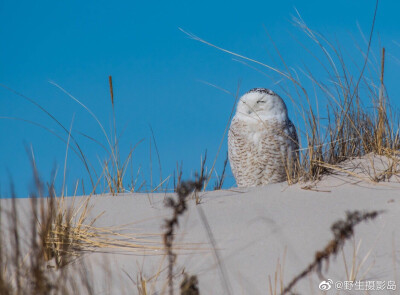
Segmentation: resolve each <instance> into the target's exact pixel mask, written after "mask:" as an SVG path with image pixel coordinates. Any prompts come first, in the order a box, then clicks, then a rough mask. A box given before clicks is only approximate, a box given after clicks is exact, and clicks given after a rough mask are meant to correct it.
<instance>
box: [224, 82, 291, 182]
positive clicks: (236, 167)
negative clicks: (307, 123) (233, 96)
mask: <svg viewBox="0 0 400 295" xmlns="http://www.w3.org/2000/svg"><path fill="white" fill-rule="evenodd" d="M298 149H299V144H298V137H297V132H296V128H295V127H294V125H293V123H292V122H291V121H290V120H289V117H288V114H287V108H286V105H285V102H284V101H283V100H282V98H280V97H279V96H278V95H277V94H275V93H274V92H273V91H271V90H268V89H264V88H255V89H252V90H250V91H249V92H247V93H246V94H244V95H243V96H242V97H241V98H240V100H239V103H238V106H237V110H236V114H235V116H234V117H233V119H232V122H231V126H230V128H229V134H228V154H229V162H230V164H231V168H232V172H233V175H234V177H235V179H236V183H237V185H238V186H239V187H249V186H258V185H263V184H268V183H275V182H283V181H286V180H287V179H288V176H290V175H292V176H293V175H294V173H295V171H296V167H297V164H298V159H299V158H298V157H299V155H298Z"/></svg>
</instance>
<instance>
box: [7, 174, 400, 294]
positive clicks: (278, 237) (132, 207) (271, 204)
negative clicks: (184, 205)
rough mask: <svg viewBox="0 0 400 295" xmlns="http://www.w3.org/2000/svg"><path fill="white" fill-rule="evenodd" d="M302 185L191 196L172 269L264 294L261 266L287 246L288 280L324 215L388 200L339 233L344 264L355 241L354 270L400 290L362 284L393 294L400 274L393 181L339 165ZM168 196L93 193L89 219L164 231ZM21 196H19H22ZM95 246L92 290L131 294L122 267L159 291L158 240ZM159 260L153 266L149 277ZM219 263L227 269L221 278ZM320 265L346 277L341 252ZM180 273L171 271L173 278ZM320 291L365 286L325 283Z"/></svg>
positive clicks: (314, 283)
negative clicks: (140, 246) (354, 173)
mask: <svg viewBox="0 0 400 295" xmlns="http://www.w3.org/2000/svg"><path fill="white" fill-rule="evenodd" d="M345 174H346V173H345ZM302 187H303V188H302ZM304 187H305V185H304V184H302V185H300V184H297V185H293V186H288V185H287V184H284V183H281V184H272V185H267V186H264V187H258V188H252V189H242V190H239V189H231V190H225V191H215V192H206V193H201V195H200V198H201V204H200V205H196V204H195V201H194V200H193V199H192V200H189V209H188V211H187V212H186V213H185V214H184V216H183V217H182V219H181V226H180V228H179V233H178V235H177V238H176V239H177V241H178V242H179V244H180V245H181V246H182V245H183V246H184V247H186V248H189V249H188V250H183V249H180V250H177V252H178V253H179V255H178V258H177V262H176V266H175V271H176V273H177V274H180V273H182V271H183V270H184V271H185V272H188V273H189V274H195V275H197V276H198V279H199V288H200V291H201V294H203V295H204V294H227V291H226V289H224V283H223V280H225V282H226V284H227V285H228V286H229V288H230V289H231V290H230V291H231V294H270V291H269V280H268V276H271V280H272V282H273V281H274V276H275V271H276V267H277V263H278V259H280V261H281V262H282V259H283V257H284V256H286V258H285V261H284V264H283V271H284V274H283V282H284V283H285V284H286V283H288V282H289V281H290V280H291V279H292V278H293V277H294V276H295V275H296V274H298V273H299V272H300V271H302V270H303V269H304V268H305V267H306V266H307V265H308V264H309V263H310V262H312V260H313V258H314V255H315V252H316V251H317V250H322V249H323V248H324V246H325V245H326V244H327V243H328V242H329V240H330V239H331V238H332V233H331V231H330V226H331V224H332V223H333V222H335V221H337V220H338V219H342V218H344V217H345V212H346V211H347V210H385V213H383V214H381V215H380V216H378V218H377V219H375V220H374V221H370V222H367V223H363V224H361V225H358V226H357V227H356V229H355V239H354V240H349V241H348V242H347V243H346V246H345V248H344V257H345V258H346V261H347V269H348V272H350V268H351V265H352V263H353V262H352V260H353V251H354V249H355V248H357V249H358V252H357V254H356V261H355V263H356V265H359V264H360V263H361V261H362V260H363V259H364V258H365V259H366V260H365V261H364V262H363V263H362V264H361V267H360V269H359V271H358V274H357V277H356V278H357V279H365V280H370V281H389V280H396V281H397V285H398V290H397V291H394V292H389V291H387V290H386V291H371V293H369V294H399V292H400V291H399V290H400V277H399V275H397V277H396V272H397V270H398V269H400V267H399V266H400V265H399V261H400V260H399V259H400V251H399V249H400V231H399V228H400V185H399V183H395V182H384V183H383V182H381V183H379V184H372V183H368V182H365V181H362V182H360V181H359V179H357V178H350V177H346V176H345V175H343V174H342V175H331V176H329V177H326V178H325V179H323V180H322V181H321V182H319V183H318V185H317V186H307V188H312V189H313V190H309V189H304ZM165 197H166V196H165V194H127V195H121V196H118V197H115V196H93V197H92V199H91V204H93V209H92V211H91V216H92V217H94V216H97V214H98V213H100V212H103V211H104V214H103V216H101V218H100V219H99V220H98V221H97V222H96V225H97V226H98V227H107V226H117V225H123V224H129V223H130V225H129V226H128V229H127V230H125V231H124V233H161V232H162V230H163V229H162V225H163V220H164V218H165V217H167V216H169V215H170V212H171V210H170V209H167V208H165V207H164V199H165ZM19 202H20V205H21V206H26V204H27V202H28V201H27V200H19ZM7 204H8V205H9V203H8V202H7V201H5V202H2V205H3V206H4V207H5V208H7V206H8V205H7ZM198 208H201V209H202V210H203V211H204V213H205V216H206V219H207V222H208V224H209V226H210V228H211V231H212V235H213V236H214V238H215V242H216V246H217V250H218V253H219V257H220V259H221V261H222V264H221V265H220V266H218V264H217V263H216V258H215V256H214V252H213V250H212V246H211V244H210V234H209V233H208V232H207V230H206V228H205V226H204V224H203V222H202V220H201V218H200V216H199V211H198V210H199V209H198ZM132 223H134V224H132ZM153 241H156V242H158V241H161V237H156V238H153ZM285 249H286V250H285ZM102 250H105V251H101V252H100V253H89V254H86V255H85V256H84V258H83V260H84V261H85V262H86V263H87V265H89V267H90V269H91V271H90V272H89V274H90V276H92V277H93V280H94V282H95V285H96V290H97V291H96V294H136V293H137V291H136V287H135V286H134V283H133V282H132V281H131V280H130V278H129V277H128V275H127V274H129V276H131V278H132V279H133V280H134V281H135V280H136V278H137V274H138V273H139V271H140V272H141V273H142V275H143V276H144V277H145V278H147V279H149V281H148V287H151V286H152V283H153V282H155V283H154V286H153V287H154V292H153V293H151V294H163V291H162V290H163V288H164V287H165V277H166V271H165V267H166V265H167V263H166V260H165V256H164V255H163V251H162V250H161V251H150V250H147V251H141V250H140V251H136V252H129V251H120V250H117V249H110V250H106V249H102ZM285 253H286V255H285ZM143 254H145V255H143ZM282 263H283V262H282ZM160 268H161V269H162V271H161V273H160V276H159V277H158V278H157V279H154V278H153V279H151V277H152V276H154V275H155V274H156V273H157V272H158V270H159V269H160ZM221 268H222V272H225V274H224V276H225V279H222V275H221ZM323 274H324V275H325V278H326V279H332V280H333V281H334V282H335V281H343V280H347V278H348V276H349V275H350V274H348V273H346V266H345V265H344V259H343V255H342V253H340V255H339V256H338V257H337V258H336V259H333V260H331V263H330V264H329V269H328V271H326V270H325V269H324V272H323ZM181 279H182V276H179V275H178V276H177V279H176V285H178V283H179V282H180V281H181ZM278 281H279V279H278ZM320 282H321V279H320V278H319V277H318V276H317V275H316V274H313V275H312V276H309V277H307V278H305V279H303V280H301V281H300V282H299V283H298V284H297V285H296V288H295V290H296V291H297V292H299V293H300V294H320V293H321V292H320V291H319V289H318V285H319V283H320ZM273 285H274V283H273ZM150 289H151V288H150ZM165 293H166V292H165ZM278 294H279V292H278ZM326 294H366V293H365V292H361V291H358V292H356V291H352V292H340V293H339V292H337V291H333V290H330V291H328V292H327V293H326ZM367 294H368V293H367Z"/></svg>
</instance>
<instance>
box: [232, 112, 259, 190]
mask: <svg viewBox="0 0 400 295" xmlns="http://www.w3.org/2000/svg"><path fill="white" fill-rule="evenodd" d="M252 150H253V147H252V146H251V145H250V142H249V140H248V134H247V128H246V126H245V124H244V123H243V122H241V121H240V120H237V119H235V118H233V120H232V123H231V126H230V128H229V132H228V157H229V162H230V164H231V169H232V173H233V176H234V177H235V179H236V184H237V185H238V186H239V187H242V186H247V185H248V182H249V181H251V180H250V179H249V172H248V170H249V169H250V166H251V164H250V162H251V155H252Z"/></svg>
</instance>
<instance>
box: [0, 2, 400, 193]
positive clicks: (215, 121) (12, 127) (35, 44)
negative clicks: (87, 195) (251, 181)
mask: <svg viewBox="0 0 400 295" xmlns="http://www.w3.org/2000/svg"><path fill="white" fill-rule="evenodd" d="M374 7H375V1H372V0H363V1H361V0H357V1H341V0H339V1H329V2H327V1H285V0H283V1H246V2H243V1H230V2H229V3H227V2H222V1H202V2H198V3H191V2H190V1H168V2H167V1H113V2H111V1H1V2H0V36H1V40H2V41H3V42H2V46H0V83H1V84H3V85H6V86H7V87H10V88H12V89H14V90H16V91H18V92H20V93H22V94H24V95H26V96H28V97H30V98H32V99H34V100H35V101H36V102H37V103H39V104H40V105H42V106H43V107H45V108H46V109H47V110H48V111H49V112H51V113H52V114H53V115H54V116H55V117H56V118H57V119H58V120H59V121H60V122H61V123H62V124H63V125H64V126H66V127H67V128H69V127H70V124H71V120H72V118H74V121H73V129H72V130H73V132H72V133H73V134H74V135H75V137H76V139H77V141H78V142H79V144H80V146H81V147H82V150H83V151H84V153H85V155H86V156H87V157H88V159H90V161H91V162H92V163H93V165H94V166H95V167H96V170H97V172H98V173H101V166H100V164H99V161H104V160H105V159H106V158H107V154H106V153H105V152H104V151H103V150H102V149H101V148H100V147H99V146H98V145H97V144H95V143H93V142H92V141H90V140H87V139H86V138H85V137H83V136H81V135H79V133H78V132H82V133H85V134H88V135H90V136H91V137H93V138H95V139H96V140H98V141H100V142H101V143H102V144H106V140H105V138H104V136H103V134H102V132H101V130H100V128H99V126H98V125H97V123H96V122H95V120H94V119H93V118H92V117H90V115H89V114H88V113H87V112H86V111H85V110H84V109H83V108H82V107H80V106H79V105H78V104H77V103H76V102H74V101H73V100H71V99H70V98H68V96H66V95H65V94H64V93H63V92H62V91H60V90H59V89H57V88H56V87H54V86H53V85H52V84H50V83H49V81H54V82H56V83H57V84H59V85H60V86H62V87H63V88H65V89H66V90H67V91H68V92H70V93H71V94H73V95H74V96H75V97H76V98H78V99H79V100H80V101H81V102H82V103H84V104H85V105H86V106H87V107H89V108H90V109H91V110H92V111H93V113H95V114H96V116H97V117H98V118H99V119H100V121H101V122H102V124H103V125H104V127H105V129H106V131H107V132H110V130H111V122H112V121H111V118H112V116H111V115H112V112H111V104H110V98H109V97H110V95H109V88H108V87H109V86H108V76H109V75H112V77H113V82H114V97H115V112H116V116H117V122H116V123H117V129H118V131H119V132H120V133H121V132H122V131H123V134H122V135H121V139H120V148H121V158H124V157H126V155H127V154H128V153H129V148H130V146H133V145H135V144H136V143H137V142H139V141H140V140H142V139H144V140H143V142H142V143H141V144H140V145H139V146H138V148H137V149H136V150H135V152H134V154H133V158H134V160H133V170H134V176H136V171H137V170H138V168H139V167H141V172H140V175H141V176H140V180H139V181H143V180H145V181H146V187H147V188H149V185H150V152H149V151H150V148H149V146H150V141H151V131H150V127H149V126H151V128H152V129H153V131H154V136H155V139H156V143H157V147H158V150H159V153H160V158H161V164H162V176H163V178H165V177H167V176H168V175H170V174H172V173H173V171H174V169H175V168H176V163H177V162H179V163H181V162H182V163H183V170H184V177H190V175H191V173H192V172H193V171H195V170H198V169H199V167H200V160H201V155H202V154H203V153H204V151H205V150H207V151H208V161H207V166H208V167H209V168H211V166H212V161H213V160H214V157H215V155H216V153H217V150H218V146H219V142H220V140H221V138H222V136H223V133H224V129H225V127H226V124H227V122H228V119H229V115H230V112H231V108H232V105H233V103H234V99H233V97H231V96H229V95H227V94H226V93H224V92H222V91H220V90H218V89H216V88H214V87H211V86H209V85H207V84H206V83H204V82H203V81H205V82H208V83H211V84H214V85H217V86H219V87H221V88H224V89H227V90H229V91H231V92H236V91H237V90H238V85H240V88H239V94H240V95H241V94H243V93H244V92H246V91H248V90H249V89H251V88H254V87H266V88H271V89H276V85H274V84H275V82H276V81H278V80H279V79H280V77H278V76H277V75H276V74H274V73H271V72H269V71H268V70H266V69H264V68H262V67H259V66H258V67H257V69H258V70H261V71H263V72H264V73H265V74H267V75H270V77H266V76H265V75H264V74H262V73H260V72H259V71H257V70H255V69H253V68H250V67H248V66H246V65H244V64H242V63H240V62H237V61H236V60H235V59H233V57H232V56H230V55H228V54H226V53H223V52H221V51H218V50H216V49H214V48H211V47H209V46H206V45H204V44H201V43H199V42H197V41H194V40H191V39H190V38H188V36H186V35H185V34H184V33H182V32H181V31H180V30H179V29H178V28H179V27H180V28H183V29H184V30H186V31H189V32H191V33H194V34H196V35H198V36H200V37H202V38H204V39H205V40H207V41H209V42H211V43H214V44H216V45H219V46H221V47H223V48H226V49H229V50H232V51H235V52H238V53H240V54H243V55H246V56H248V57H251V58H254V59H256V60H259V61H262V62H264V63H266V64H269V65H272V66H276V67H280V68H282V63H280V61H279V57H278V55H277V54H276V52H275V51H274V49H273V43H271V40H270V39H269V37H268V35H267V33H266V30H267V31H268V33H269V35H270V36H271V39H272V40H273V42H274V44H275V45H276V47H277V48H279V50H280V53H281V54H282V56H283V57H284V59H285V62H286V64H287V65H289V66H290V67H293V68H294V69H301V68H304V66H305V65H307V66H315V64H316V63H315V60H314V59H312V58H311V57H310V56H309V55H307V54H306V51H304V50H302V48H301V47H300V46H299V43H298V42H299V41H300V42H304V44H307V46H308V45H310V46H315V44H314V45H313V44H312V42H310V40H308V39H307V37H306V36H305V34H304V33H302V32H301V30H299V29H298V28H296V27H295V26H294V25H293V23H292V16H293V15H295V14H296V10H295V8H296V9H297V10H298V11H299V12H300V14H301V16H302V18H303V19H304V20H305V21H306V23H307V25H308V26H309V27H310V28H312V29H314V30H316V31H318V32H321V33H323V34H324V36H326V37H327V38H328V39H329V40H332V41H333V42H338V43H339V44H340V45H341V47H342V49H343V51H344V52H345V53H346V54H348V56H349V58H350V59H352V58H354V61H356V62H360V61H361V63H358V64H359V65H360V64H362V58H360V54H359V53H358V51H357V47H356V45H355V44H356V43H358V44H359V45H360V46H361V47H363V49H364V50H365V47H366V46H365V43H363V39H362V37H361V33H360V31H359V28H358V25H359V27H360V28H361V30H362V32H363V33H364V34H366V35H368V34H369V30H370V27H371V22H372V17H373V11H374ZM399 9H400V3H397V2H396V1H381V3H380V6H379V8H378V13H377V21H376V27H375V34H374V39H373V41H374V43H373V47H372V49H373V51H374V52H375V54H376V55H377V56H379V46H385V47H386V50H387V56H388V59H387V66H386V67H387V70H386V73H387V74H386V82H387V87H388V90H389V93H390V95H391V97H396V94H398V92H399V90H400V89H399V86H398V83H396V76H398V74H399V69H400V67H399V66H400V64H399V60H400V47H399V45H398V43H400V38H399V37H400V30H399V29H400V28H399V26H400V21H399V18H398V15H397V14H398V11H399ZM357 24H358V25H357ZM296 40H297V41H296ZM357 70H358V68H357V67H356V66H355V67H354V71H355V72H357ZM314 73H318V69H316V70H315V72H314ZM283 98H284V99H285V97H283ZM321 100H322V98H321ZM321 103H323V101H321ZM288 106H289V114H292V112H293V107H292V106H291V105H290V104H288ZM0 116H3V117H17V118H21V119H24V120H30V121H34V122H36V123H39V124H42V125H44V126H47V128H50V129H52V130H54V132H57V133H58V134H59V135H60V136H63V137H64V138H65V139H67V136H66V134H65V133H63V131H62V130H61V129H60V128H59V127H58V126H57V124H55V123H54V121H52V120H51V119H50V118H49V117H48V116H46V115H45V114H44V113H43V112H42V111H40V110H39V109H38V108H37V107H35V106H34V105H33V104H31V103H29V102H28V101H26V100H24V99H23V98H21V97H19V96H17V95H15V94H14V93H12V92H11V91H9V90H6V89H4V88H0ZM0 134H1V135H2V136H1V153H0V185H1V187H0V190H1V192H2V193H3V194H6V192H7V191H9V189H8V186H9V179H10V177H12V179H13V180H14V183H16V187H17V194H18V196H20V197H23V196H26V195H27V194H28V191H29V189H30V188H31V186H32V180H31V175H32V173H31V168H30V162H29V157H28V155H27V152H26V146H32V148H33V150H34V154H35V160H36V163H37V165H38V168H39V171H40V174H41V175H42V176H43V177H44V178H45V179H47V180H48V179H49V177H50V173H51V171H52V170H53V168H56V169H57V171H58V172H57V186H58V190H59V189H60V187H61V180H62V178H63V177H62V176H63V165H64V158H65V149H66V145H65V143H64V142H62V141H61V140H59V139H58V138H57V137H56V136H54V135H52V134H50V133H49V132H47V131H45V130H43V129H41V128H38V127H36V126H33V125H31V124H28V123H26V122H22V121H16V120H10V119H0ZM226 150H227V147H226V140H225V141H224V143H223V146H222V150H221V154H220V157H219V159H218V160H217V171H218V172H220V171H221V169H222V164H223V161H224V159H225V155H226ZM152 167H153V168H152V169H153V182H154V184H156V183H157V182H159V181H158V180H159V175H158V169H159V168H158V162H157V158H156V155H155V153H154V142H152ZM228 168H229V167H228ZM66 175H67V184H68V189H69V192H72V190H73V189H72V188H73V183H74V181H76V180H77V179H82V178H83V179H84V182H85V185H86V187H87V190H89V189H88V188H89V187H90V184H89V183H88V177H87V173H86V172H85V170H84V167H83V164H82V163H81V162H80V161H79V159H78V157H76V156H75V155H74V154H73V153H71V151H70V153H69V156H68V161H67V173H66ZM130 177H131V175H130V172H128V178H130ZM232 185H234V179H233V178H232V173H231V171H230V169H228V178H227V180H226V185H225V187H230V186H232ZM169 187H170V188H171V187H172V180H171V181H170V184H169ZM99 191H101V189H100V190H99Z"/></svg>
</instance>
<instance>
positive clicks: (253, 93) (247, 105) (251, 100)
mask: <svg viewBox="0 0 400 295" xmlns="http://www.w3.org/2000/svg"><path fill="white" fill-rule="evenodd" d="M236 116H238V117H240V118H241V119H242V120H248V121H254V120H256V121H260V120H262V121H265V120H279V121H284V120H287V108H286V104H285V102H284V101H283V99H282V98H281V97H280V96H279V95H278V94H276V93H275V92H273V91H272V90H269V89H265V88H254V89H251V90H250V91H249V92H247V93H245V94H244V95H243V96H242V97H241V98H240V100H239V103H238V106H237V109H236Z"/></svg>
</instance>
